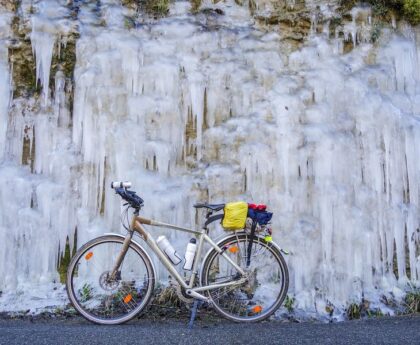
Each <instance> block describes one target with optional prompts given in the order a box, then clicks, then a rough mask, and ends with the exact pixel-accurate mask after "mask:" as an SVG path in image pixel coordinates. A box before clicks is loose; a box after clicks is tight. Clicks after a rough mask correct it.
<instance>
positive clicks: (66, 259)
mask: <svg viewBox="0 0 420 345" xmlns="http://www.w3.org/2000/svg"><path fill="white" fill-rule="evenodd" d="M76 247H77V228H76V230H75V232H74V244H73V251H72V252H70V242H69V237H68V236H67V238H66V246H65V248H64V253H61V252H60V248H59V249H58V251H59V261H58V265H57V271H58V274H59V275H60V282H61V283H63V284H64V283H65V282H66V275H67V267H69V264H70V260H71V258H72V257H73V256H74V254H76Z"/></svg>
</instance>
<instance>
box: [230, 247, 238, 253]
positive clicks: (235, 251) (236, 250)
mask: <svg viewBox="0 0 420 345" xmlns="http://www.w3.org/2000/svg"><path fill="white" fill-rule="evenodd" d="M229 251H230V252H231V253H233V254H235V253H237V252H238V251H239V248H238V247H236V246H235V247H230V248H229Z"/></svg>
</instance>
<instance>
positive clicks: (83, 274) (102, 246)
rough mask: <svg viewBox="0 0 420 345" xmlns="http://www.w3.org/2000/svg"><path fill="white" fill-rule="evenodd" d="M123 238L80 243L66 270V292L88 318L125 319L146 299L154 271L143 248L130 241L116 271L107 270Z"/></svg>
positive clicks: (112, 321) (111, 321)
mask: <svg viewBox="0 0 420 345" xmlns="http://www.w3.org/2000/svg"><path fill="white" fill-rule="evenodd" d="M123 242H124V238H121V237H119V236H113V235H108V236H102V237H98V238H95V239H93V240H92V241H90V242H88V243H86V244H85V245H84V246H82V247H81V248H80V249H79V250H78V251H77V253H76V255H75V256H74V257H73V259H72V260H71V262H70V264H69V267H68V270H67V281H66V287H67V294H68V296H69V299H70V301H71V303H72V304H73V306H74V307H75V309H76V310H77V311H78V312H79V313H80V314H81V315H82V316H83V317H85V318H86V319H88V320H89V321H92V322H95V323H99V324H104V325H115V324H120V323H123V322H126V321H128V320H130V319H132V318H133V317H134V316H136V315H137V314H138V313H139V312H140V311H142V310H143V309H144V307H145V306H146V305H147V303H148V302H149V301H150V298H151V296H152V292H153V288H154V280H155V274H154V269H153V266H152V264H151V262H150V260H149V257H148V256H147V254H146V253H145V251H144V250H143V249H142V248H141V247H140V246H138V245H137V244H136V243H134V242H131V243H130V245H129V247H128V250H127V252H126V254H125V257H124V260H123V261H122V263H121V265H120V268H119V269H118V271H117V274H116V275H115V276H114V277H111V271H112V269H113V266H114V264H115V262H116V259H117V257H118V255H119V254H120V253H121V251H122V248H123Z"/></svg>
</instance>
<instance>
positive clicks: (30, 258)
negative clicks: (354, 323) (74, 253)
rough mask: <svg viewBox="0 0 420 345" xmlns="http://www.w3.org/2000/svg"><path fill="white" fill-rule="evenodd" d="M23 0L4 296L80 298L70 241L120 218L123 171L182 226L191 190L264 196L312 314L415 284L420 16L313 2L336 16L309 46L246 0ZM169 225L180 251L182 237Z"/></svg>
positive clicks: (2, 47)
mask: <svg viewBox="0 0 420 345" xmlns="http://www.w3.org/2000/svg"><path fill="white" fill-rule="evenodd" d="M97 3H100V4H101V6H98V5H97ZM307 3H308V8H312V7H311V6H310V5H311V3H312V2H311V1H307ZM325 3H327V2H325ZM29 4H30V2H28V1H22V4H21V6H20V8H19V11H18V12H17V13H18V14H13V13H12V12H11V11H10V10H8V9H7V8H6V7H5V8H3V9H0V185H1V186H2V187H1V188H0V277H2V279H1V280H0V291H1V293H0V311H2V310H5V311H8V310H23V309H31V310H33V311H35V310H38V309H37V308H40V307H45V306H51V305H64V304H66V303H67V300H66V296H65V293H64V290H63V286H62V284H60V282H59V281H60V279H59V273H58V266H59V263H60V258H61V257H62V255H63V252H64V248H65V246H66V243H67V242H68V245H69V246H70V248H71V249H72V248H73V247H74V246H75V243H74V240H75V232H77V244H76V245H77V246H80V245H82V244H83V243H84V242H86V241H87V240H89V239H91V238H93V237H96V236H98V235H101V234H103V233H105V232H110V231H117V232H119V231H123V229H122V227H121V226H120V223H119V215H120V211H121V208H120V203H119V199H118V197H117V196H115V195H114V194H113V193H112V191H111V190H110V188H109V187H108V186H109V184H110V181H111V180H130V181H132V182H133V186H134V189H135V190H136V191H137V192H138V194H139V195H141V196H142V198H144V200H145V208H144V210H143V212H144V214H145V215H147V216H150V217H152V218H157V219H160V220H162V221H166V222H171V223H174V224H180V225H182V224H185V225H191V226H199V225H200V224H201V222H202V219H203V214H201V213H198V214H196V211H195V209H193V208H192V204H193V203H194V202H196V201H208V202H226V201H234V200H241V199H242V200H245V201H249V202H251V201H253V202H257V203H259V202H264V203H266V204H268V205H269V209H270V210H271V211H273V212H274V217H273V229H274V239H275V240H276V241H277V242H278V243H279V244H280V245H281V246H282V247H284V248H286V249H288V250H289V251H290V252H291V255H289V257H288V258H287V260H288V265H289V269H290V273H291V286H290V290H289V294H290V295H293V296H294V297H295V298H296V308H297V309H298V310H301V311H302V312H303V313H306V314H312V313H314V314H318V315H324V314H327V311H326V308H325V307H326V306H327V305H333V306H335V307H336V313H337V314H338V313H339V312H341V311H342V310H343V309H344V308H345V307H346V306H347V305H348V304H349V303H352V302H359V301H360V300H361V299H362V298H365V299H367V300H369V301H370V302H371V303H372V305H377V306H378V307H381V308H386V307H385V306H383V304H381V303H382V302H381V301H382V296H384V295H385V296H393V297H394V298H396V299H397V300H398V298H401V296H402V295H403V292H404V291H405V290H406V289H409V288H410V287H419V286H420V200H419V199H420V159H419V157H420V61H419V59H420V30H419V27H417V28H413V27H411V26H409V25H407V24H405V23H403V22H401V23H398V27H397V25H396V24H395V28H393V27H392V24H391V23H390V24H389V27H385V28H384V29H382V32H381V36H380V38H379V40H378V41H377V42H375V43H372V42H371V41H370V40H369V39H368V37H370V36H369V32H370V31H369V30H371V29H372V24H371V16H370V12H369V11H368V10H366V9H355V10H353V11H352V12H351V14H352V18H353V19H352V20H351V21H349V22H348V23H346V24H345V25H344V26H343V27H342V28H341V31H340V29H336V32H335V33H332V34H331V33H330V31H331V29H330V28H329V26H328V25H329V22H328V16H332V15H333V13H334V8H331V7H328V6H325V8H321V9H319V7H315V6H313V11H324V12H322V14H323V18H324V23H321V21H320V20H319V22H318V21H317V20H315V19H316V18H318V17H319V16H318V17H317V16H315V17H314V18H315V19H314V20H313V21H312V22H311V30H310V32H308V36H307V38H306V39H305V41H304V42H303V43H302V44H301V45H299V46H297V47H296V46H293V45H291V44H290V41H288V40H285V39H284V35H283V32H282V29H281V28H272V27H269V26H264V25H258V24H257V23H256V22H255V20H254V19H253V17H252V16H251V14H250V10H249V9H248V8H247V7H245V6H239V5H237V4H236V3H235V1H233V0H232V1H226V2H225V3H218V4H216V5H213V4H212V2H210V1H203V4H202V7H203V6H204V7H205V6H208V7H209V8H213V9H214V8H220V9H222V10H223V13H224V14H222V15H221V14H219V13H217V12H215V11H207V12H199V13H198V14H191V13H190V3H189V2H182V1H181V2H174V3H173V4H172V5H171V8H170V13H169V15H168V16H167V17H166V18H161V19H156V20H146V19H143V20H140V21H139V22H138V23H136V24H135V25H130V21H129V20H128V19H127V18H130V15H132V9H128V8H126V7H124V6H122V5H121V3H120V1H116V0H115V1H114V0H106V1H104V0H103V1H100V2H95V4H94V3H93V2H89V1H87V2H74V3H73V2H72V6H70V5H69V4H68V3H67V1H64V0H38V1H35V2H34V4H33V5H31V6H30V5H29ZM259 10H260V11H261V13H263V12H264V11H266V10H267V11H268V10H269V9H265V8H263V6H262V5H261V8H260V9H259ZM314 13H315V12H314ZM14 15H18V16H19V17H20V22H19V27H20V29H19V30H21V31H23V32H24V33H25V37H26V38H25V42H26V44H30V47H31V51H32V54H33V55H32V56H33V65H34V70H33V73H34V78H35V79H36V85H35V86H34V87H35V88H37V90H38V91H37V92H35V93H32V94H30V93H29V94H27V95H20V94H17V93H16V92H15V91H14V90H15V89H16V87H15V88H14V86H16V80H14V76H15V75H16V74H17V72H16V71H17V69H16V68H17V67H16V64H18V63H19V60H16V61H17V62H15V63H14V64H13V63H10V62H9V61H10V59H11V56H10V54H11V52H13V49H11V48H10V47H11V45H12V44H15V43H13V42H12V41H13V40H14V39H16V37H15V36H16V35H17V33H16V30H18V29H16V24H13V20H12V18H13V16H14ZM322 26H323V27H322ZM71 37H73V38H74V40H75V44H74V45H73V46H71V44H70V43H69V42H70V38H71ZM22 40H23V39H22ZM25 42H23V41H22V44H25ZM349 42H351V44H352V49H351V50H350V51H347V50H346V51H344V45H345V44H348V43H349ZM72 47H73V48H74V54H75V57H76V59H75V60H74V61H73V63H74V66H73V68H72V72H71V73H72V75H71V76H70V75H69V73H68V68H67V65H66V64H68V63H69V62H68V61H66V60H64V58H62V59H61V60H60V57H63V56H67V55H66V54H67V53H68V52H69V51H70V49H72ZM159 231H160V232H162V233H165V234H166V235H167V236H168V238H169V239H170V241H171V242H172V243H173V244H174V245H175V247H177V248H178V250H179V251H180V252H181V253H183V251H184V250H185V247H186V245H187V241H188V237H185V236H183V235H180V236H175V235H174V234H173V233H172V232H169V231H165V230H158V232H159ZM217 234H219V235H220V234H222V230H221V229H220V228H219V229H217ZM156 264H157V262H156ZM158 271H160V274H161V276H162V277H165V274H164V272H163V270H162V268H160V267H158ZM390 312H391V313H392V311H390Z"/></svg>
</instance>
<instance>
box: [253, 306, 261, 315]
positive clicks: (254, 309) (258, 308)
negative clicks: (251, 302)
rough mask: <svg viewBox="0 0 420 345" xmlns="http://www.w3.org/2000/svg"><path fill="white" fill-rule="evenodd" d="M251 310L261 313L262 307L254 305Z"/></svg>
mask: <svg viewBox="0 0 420 345" xmlns="http://www.w3.org/2000/svg"><path fill="white" fill-rule="evenodd" d="M252 311H253V312H254V313H261V312H262V307H261V306H260V305H256V306H255V307H254V308H252Z"/></svg>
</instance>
